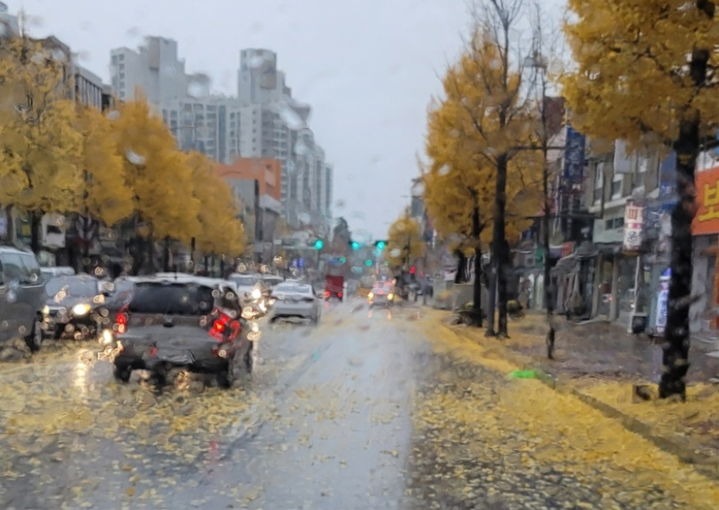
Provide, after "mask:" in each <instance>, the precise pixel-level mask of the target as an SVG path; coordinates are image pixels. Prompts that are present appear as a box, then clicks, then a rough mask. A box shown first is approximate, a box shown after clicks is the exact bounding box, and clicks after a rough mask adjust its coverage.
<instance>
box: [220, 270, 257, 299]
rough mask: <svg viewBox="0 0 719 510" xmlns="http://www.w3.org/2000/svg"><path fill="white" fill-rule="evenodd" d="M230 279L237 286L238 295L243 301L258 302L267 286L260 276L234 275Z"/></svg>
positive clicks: (251, 274)
mask: <svg viewBox="0 0 719 510" xmlns="http://www.w3.org/2000/svg"><path fill="white" fill-rule="evenodd" d="M228 279H229V280H230V281H231V282H232V283H234V284H235V287H236V288H237V294H238V295H239V296H240V299H242V300H247V299H253V300H257V299H260V298H261V297H262V295H263V294H264V290H265V286H264V284H263V283H262V275H260V274H256V273H232V274H231V275H230V277H229V278H228Z"/></svg>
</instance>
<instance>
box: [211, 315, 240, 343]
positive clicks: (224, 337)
mask: <svg viewBox="0 0 719 510" xmlns="http://www.w3.org/2000/svg"><path fill="white" fill-rule="evenodd" d="M240 329H242V326H241V325H240V321H238V320H237V319H232V318H231V317H230V316H229V315H227V314H226V313H223V312H220V315H219V316H218V317H217V319H215V321H214V322H213V323H212V327H211V328H210V331H208V333H209V335H210V336H211V337H212V338H214V339H215V340H217V341H218V342H225V341H229V340H234V339H235V338H236V337H237V335H239V334H240Z"/></svg>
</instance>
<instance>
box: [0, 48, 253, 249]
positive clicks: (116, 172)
mask: <svg viewBox="0 0 719 510" xmlns="http://www.w3.org/2000/svg"><path fill="white" fill-rule="evenodd" d="M70 87H71V83H70V79H69V78H68V62H65V61H64V60H63V59H62V58H61V57H58V55H57V54H56V53H54V52H52V51H51V50H49V49H48V48H46V47H45V46H43V44H42V43H40V42H37V41H34V40H32V39H30V38H28V37H26V36H22V37H17V38H11V39H4V40H2V42H0V149H1V150H0V204H2V205H3V206H4V207H5V208H6V210H7V211H10V210H12V209H17V210H21V211H24V212H26V213H27V214H28V215H29V217H30V219H31V233H32V235H31V245H32V249H33V250H34V251H36V252H37V251H38V250H39V249H40V237H39V232H40V230H39V229H40V220H41V218H42V216H43V215H44V214H45V213H61V214H78V215H82V216H86V217H90V218H93V219H96V220H99V221H100V222H102V223H103V224H104V225H106V226H114V225H118V224H119V223H124V224H126V225H132V226H133V227H134V232H135V234H136V235H137V236H138V239H141V240H143V241H144V243H145V245H150V244H153V243H152V242H151V241H152V240H159V239H175V240H179V241H181V242H183V243H186V244H188V245H189V243H190V242H191V240H194V241H195V245H196V248H197V249H198V250H200V251H202V252H203V253H205V254H227V255H239V254H241V252H242V251H243V248H244V230H243V225H242V223H241V222H240V221H239V220H238V219H237V211H236V210H235V205H234V201H233V197H232V193H231V191H230V189H229V187H228V185H227V184H226V183H225V182H224V181H223V180H222V179H221V178H220V177H219V176H218V174H217V173H216V169H215V163H214V162H213V161H212V160H210V159H209V158H207V157H206V156H204V155H203V154H200V153H196V152H193V153H189V154H188V153H184V152H182V151H180V150H179V149H178V148H177V145H176V142H175V139H174V137H173V136H172V134H171V133H170V131H169V130H168V128H167V126H166V125H165V124H164V122H163V121H162V119H161V118H160V117H158V116H157V115H155V114H154V113H153V112H152V111H151V110H150V107H149V105H148V104H147V102H145V101H143V100H138V101H129V102H125V103H120V104H118V105H117V107H116V108H115V109H113V110H111V111H109V112H105V113H103V112H100V111H99V110H97V109H95V108H91V107H88V106H84V105H80V104H78V103H77V102H75V101H72V100H71V94H70V90H71V88H70Z"/></svg>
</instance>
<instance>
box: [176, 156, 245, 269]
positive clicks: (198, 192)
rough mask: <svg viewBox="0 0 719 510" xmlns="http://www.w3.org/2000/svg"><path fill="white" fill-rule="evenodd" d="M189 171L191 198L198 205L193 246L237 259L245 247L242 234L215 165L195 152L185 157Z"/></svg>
mask: <svg viewBox="0 0 719 510" xmlns="http://www.w3.org/2000/svg"><path fill="white" fill-rule="evenodd" d="M187 163H188V165H189V166H190V168H191V169H192V186H193V190H194V196H195V198H196V199H197V200H198V201H199V202H200V203H201V204H202V207H201V208H200V213H199V217H198V219H199V222H200V231H199V233H198V235H197V247H198V249H200V250H201V251H202V252H204V253H215V254H225V255H232V256H239V255H241V254H242V252H243V250H244V247H245V232H244V227H243V225H242V222H241V221H240V220H239V219H237V211H236V208H235V204H234V201H233V197H232V192H231V191H230V188H229V186H228V185H227V183H226V182H225V181H224V180H223V179H222V178H221V177H220V176H219V175H218V174H217V171H216V168H215V163H214V161H212V160H211V159H210V158H208V157H207V156H205V155H204V154H201V153H199V152H192V153H190V154H189V155H188V157H187Z"/></svg>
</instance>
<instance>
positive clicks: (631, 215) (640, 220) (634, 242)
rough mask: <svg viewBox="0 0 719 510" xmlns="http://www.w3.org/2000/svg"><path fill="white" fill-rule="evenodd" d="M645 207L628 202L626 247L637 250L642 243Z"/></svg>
mask: <svg viewBox="0 0 719 510" xmlns="http://www.w3.org/2000/svg"><path fill="white" fill-rule="evenodd" d="M643 224H644V208H643V207H639V206H637V205H634V204H630V203H627V205H626V207H625V208H624V249H625V250H627V251H637V250H638V249H639V248H640V247H641V245H642V225H643Z"/></svg>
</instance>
